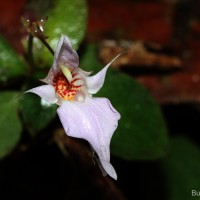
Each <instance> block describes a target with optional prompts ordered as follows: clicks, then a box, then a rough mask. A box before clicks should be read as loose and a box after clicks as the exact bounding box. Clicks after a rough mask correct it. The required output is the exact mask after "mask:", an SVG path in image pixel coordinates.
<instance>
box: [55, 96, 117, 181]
mask: <svg viewBox="0 0 200 200" xmlns="http://www.w3.org/2000/svg"><path fill="white" fill-rule="evenodd" d="M57 112H58V115H59V118H60V120H61V123H62V125H63V127H64V129H65V131H66V133H67V134H68V135H69V136H72V137H76V138H83V139H85V140H87V141H88V142H89V143H90V144H91V145H92V147H93V149H94V150H95V151H96V153H97V155H98V157H99V160H100V161H101V164H102V166H103V168H104V170H105V171H106V173H108V174H109V175H110V176H112V177H113V178H115V179H116V177H117V175H116V172H115V170H114V168H113V167H112V165H111V164H110V148H109V146H110V140H111V137H112V135H113V133H114V131H115V129H116V128H117V125H118V120H119V118H120V115H119V113H118V112H117V111H116V110H115V109H114V108H113V107H112V105H111V103H110V101H109V100H108V99H106V98H86V99H85V101H84V103H80V102H75V101H62V104H61V106H60V107H59V108H58V110H57Z"/></svg>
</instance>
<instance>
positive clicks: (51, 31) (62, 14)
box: [34, 0, 87, 66]
mask: <svg viewBox="0 0 200 200" xmlns="http://www.w3.org/2000/svg"><path fill="white" fill-rule="evenodd" d="M50 2H51V3H49V5H46V4H48V3H47V2H46V1H44V2H43V1H36V2H34V6H35V7H36V6H37V7H38V10H39V9H40V10H39V11H38V12H42V13H41V17H43V18H45V17H47V16H48V21H47V23H46V24H45V26H44V35H46V36H48V39H47V42H48V43H49V45H50V46H51V47H52V49H54V50H55V48H56V46H57V43H58V41H59V39H60V37H61V34H64V35H67V36H68V37H69V38H70V41H71V42H72V45H73V48H75V49H77V48H78V46H79V44H80V42H81V41H82V39H83V37H84V33H85V30H86V22H87V20H86V18H87V4H86V1H85V0H56V1H50ZM41 4H43V5H41ZM42 6H43V7H48V9H47V8H46V10H45V8H44V10H43V9H41V8H40V7H42ZM34 56H35V59H36V61H38V62H39V63H38V64H39V66H41V65H42V64H44V65H48V66H51V65H52V61H53V56H52V55H51V54H50V52H49V51H48V50H47V49H46V47H45V46H44V45H43V44H41V42H40V41H39V40H37V39H34Z"/></svg>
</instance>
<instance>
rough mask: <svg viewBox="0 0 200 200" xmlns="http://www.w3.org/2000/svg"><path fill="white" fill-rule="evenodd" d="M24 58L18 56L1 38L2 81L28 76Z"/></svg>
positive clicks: (0, 66) (0, 71) (0, 68)
mask: <svg viewBox="0 0 200 200" xmlns="http://www.w3.org/2000/svg"><path fill="white" fill-rule="evenodd" d="M26 70H27V69H26V67H25V64H24V62H23V60H22V58H20V57H19V55H17V54H16V53H15V52H14V50H13V49H12V47H11V46H10V45H9V44H8V43H7V42H6V40H5V39H4V38H3V37H2V36H0V81H6V80H7V79H8V78H10V77H15V76H20V75H25V74H26Z"/></svg>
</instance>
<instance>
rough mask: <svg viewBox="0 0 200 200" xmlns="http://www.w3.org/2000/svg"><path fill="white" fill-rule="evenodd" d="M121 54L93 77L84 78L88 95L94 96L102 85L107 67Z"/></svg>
mask: <svg viewBox="0 0 200 200" xmlns="http://www.w3.org/2000/svg"><path fill="white" fill-rule="evenodd" d="M120 55H121V54H119V55H117V56H116V57H115V58H114V59H113V60H111V62H109V63H108V64H107V65H106V66H105V67H104V68H103V69H102V70H101V71H100V72H98V73H97V74H95V75H94V76H89V77H87V78H86V83H87V87H88V92H89V93H90V94H96V93H97V92H98V91H99V90H100V89H101V87H102V86H103V84H104V80H105V76H106V72H107V69H108V67H109V66H110V65H111V64H112V62H114V61H115V60H116V59H117V58H118V57H119V56H120Z"/></svg>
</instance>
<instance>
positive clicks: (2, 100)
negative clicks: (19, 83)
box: [0, 92, 22, 159]
mask: <svg viewBox="0 0 200 200" xmlns="http://www.w3.org/2000/svg"><path fill="white" fill-rule="evenodd" d="M18 95H19V93H18V92H1V93H0V113H1V114H0V130H1V131H0V159H1V158H3V157H4V156H6V155H7V154H8V153H10V152H11V151H12V150H13V148H14V147H15V146H16V144H17V143H18V141H19V138H20V136H21V131H22V126H21V123H20V119H19V116H18V104H19V102H18Z"/></svg>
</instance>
